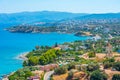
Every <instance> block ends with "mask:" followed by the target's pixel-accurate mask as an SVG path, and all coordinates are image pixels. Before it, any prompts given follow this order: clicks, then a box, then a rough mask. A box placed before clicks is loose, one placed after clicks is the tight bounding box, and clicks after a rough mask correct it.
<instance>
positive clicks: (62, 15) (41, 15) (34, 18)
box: [0, 11, 86, 24]
mask: <svg viewBox="0 0 120 80" xmlns="http://www.w3.org/2000/svg"><path fill="white" fill-rule="evenodd" d="M84 15H86V14H84V13H81V14H77V13H68V12H54V11H41V12H21V13H11V14H0V24H5V23H6V24H11V23H14V24H23V23H24V24H30V23H35V22H56V21H59V20H62V19H71V18H74V17H77V16H84Z"/></svg>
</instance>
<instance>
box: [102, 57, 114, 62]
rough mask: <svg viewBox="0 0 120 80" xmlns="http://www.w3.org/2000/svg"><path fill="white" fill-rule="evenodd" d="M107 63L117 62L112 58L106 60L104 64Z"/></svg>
mask: <svg viewBox="0 0 120 80" xmlns="http://www.w3.org/2000/svg"><path fill="white" fill-rule="evenodd" d="M106 62H109V63H111V62H115V59H114V57H112V58H106V59H105V60H104V61H103V63H106Z"/></svg>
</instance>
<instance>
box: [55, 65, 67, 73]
mask: <svg viewBox="0 0 120 80" xmlns="http://www.w3.org/2000/svg"><path fill="white" fill-rule="evenodd" d="M66 72H67V68H66V67H65V66H62V67H59V68H56V69H55V74H65V73H66Z"/></svg>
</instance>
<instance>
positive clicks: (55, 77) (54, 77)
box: [53, 73, 68, 80]
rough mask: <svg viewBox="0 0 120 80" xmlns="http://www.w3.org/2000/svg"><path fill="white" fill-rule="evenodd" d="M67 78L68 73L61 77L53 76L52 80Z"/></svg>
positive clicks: (64, 79)
mask: <svg viewBox="0 0 120 80" xmlns="http://www.w3.org/2000/svg"><path fill="white" fill-rule="evenodd" d="M67 77H68V73H66V74H62V75H53V80H66V79H67Z"/></svg>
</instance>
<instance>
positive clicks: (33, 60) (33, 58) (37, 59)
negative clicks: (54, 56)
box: [28, 56, 39, 66]
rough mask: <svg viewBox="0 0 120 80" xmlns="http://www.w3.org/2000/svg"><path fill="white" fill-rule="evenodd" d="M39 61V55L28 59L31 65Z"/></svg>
mask: <svg viewBox="0 0 120 80" xmlns="http://www.w3.org/2000/svg"><path fill="white" fill-rule="evenodd" d="M38 63H39V58H38V57H37V56H31V57H30V58H29V59H28V65H29V66H34V65H37V64H38Z"/></svg>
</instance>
